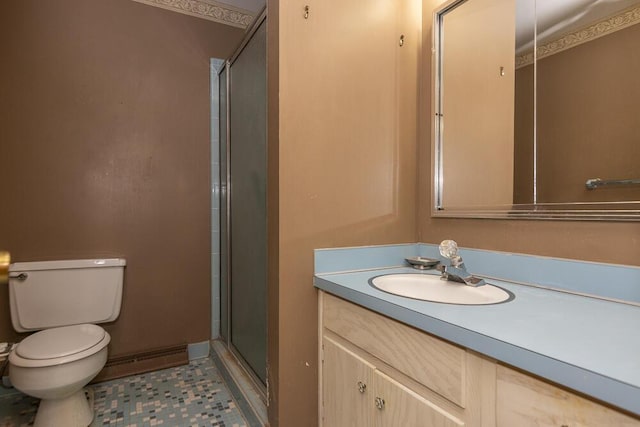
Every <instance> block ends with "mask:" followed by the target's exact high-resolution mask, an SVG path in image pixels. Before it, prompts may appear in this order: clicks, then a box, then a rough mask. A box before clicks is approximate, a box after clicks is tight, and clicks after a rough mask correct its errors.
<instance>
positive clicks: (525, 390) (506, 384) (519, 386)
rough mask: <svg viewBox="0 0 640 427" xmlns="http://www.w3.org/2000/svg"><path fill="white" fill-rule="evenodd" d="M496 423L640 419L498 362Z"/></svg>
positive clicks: (584, 424) (620, 426)
mask: <svg viewBox="0 0 640 427" xmlns="http://www.w3.org/2000/svg"><path fill="white" fill-rule="evenodd" d="M497 397H498V406H497V417H498V427H512V426H518V427H560V426H566V427H639V426H640V420H637V419H634V418H631V417H629V416H627V415H624V414H622V413H619V412H616V411H614V410H613V409H610V408H607V407H605V406H602V405H600V404H598V403H595V402H592V401H590V400H587V399H585V398H583V397H580V396H577V395H575V394H573V393H571V392H569V391H567V390H563V389H561V388H559V387H555V386H553V385H551V384H548V383H546V382H543V381H540V380H538V379H535V378H533V377H530V376H528V375H525V374H523V373H520V372H517V371H514V370H513V369H509V368H507V367H504V366H498V394H497Z"/></svg>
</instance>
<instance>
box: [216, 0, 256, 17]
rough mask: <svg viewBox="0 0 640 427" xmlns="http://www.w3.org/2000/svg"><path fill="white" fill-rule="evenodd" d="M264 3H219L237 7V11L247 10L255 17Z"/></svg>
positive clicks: (230, 0)
mask: <svg viewBox="0 0 640 427" xmlns="http://www.w3.org/2000/svg"><path fill="white" fill-rule="evenodd" d="M265 2H266V0H224V1H221V2H220V3H224V4H228V5H229V6H233V7H237V8H239V9H244V10H248V11H250V12H253V13H254V14H256V15H257V14H258V13H260V11H261V10H262V8H263V7H264V5H265Z"/></svg>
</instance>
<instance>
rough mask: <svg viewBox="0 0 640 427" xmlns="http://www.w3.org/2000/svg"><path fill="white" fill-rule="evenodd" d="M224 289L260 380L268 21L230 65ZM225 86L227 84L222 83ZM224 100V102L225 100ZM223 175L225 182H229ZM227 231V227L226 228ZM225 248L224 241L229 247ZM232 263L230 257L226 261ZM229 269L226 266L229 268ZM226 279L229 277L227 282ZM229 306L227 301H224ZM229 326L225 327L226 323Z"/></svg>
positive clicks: (235, 338)
mask: <svg viewBox="0 0 640 427" xmlns="http://www.w3.org/2000/svg"><path fill="white" fill-rule="evenodd" d="M224 77H225V79H226V80H228V83H227V87H228V95H227V98H226V100H227V102H228V113H227V114H228V118H227V122H226V123H227V131H228V137H227V143H228V144H227V147H226V149H225V150H224V151H225V152H224V154H225V156H226V159H227V164H226V165H225V166H222V170H223V171H224V173H226V178H227V183H226V195H227V199H228V200H227V207H228V212H227V215H228V217H227V218H226V224H227V230H226V234H227V239H228V246H227V255H228V260H227V261H226V268H227V270H226V271H223V272H222V274H223V275H224V276H227V284H228V288H227V289H226V290H224V285H223V286H222V287H223V292H225V295H226V298H227V302H228V307H227V308H226V310H225V309H223V310H222V312H226V313H227V323H228V324H227V333H226V334H223V335H226V338H227V342H228V343H229V347H230V348H231V350H232V351H233V352H234V353H235V354H236V356H238V357H239V359H240V360H241V362H243V363H244V364H245V365H246V367H248V368H249V370H250V371H251V372H253V373H254V374H255V376H256V377H257V379H258V380H259V381H260V382H261V383H262V384H263V385H264V384H266V375H267V373H266V370H267V318H266V317H267V299H266V297H267V214H266V208H267V200H266V194H267V191H266V190H267V135H266V132H267V123H266V119H267V116H266V114H267V111H266V105H267V104H266V21H265V20H264V19H263V20H262V23H261V24H259V25H258V26H257V28H256V29H255V31H254V32H253V33H252V35H251V36H250V38H249V39H248V40H247V41H246V43H245V44H243V45H242V46H241V48H240V50H239V51H238V53H236V55H235V56H234V57H233V58H232V59H231V61H229V67H228V71H227V74H226V75H225V76H224ZM221 81H222V79H221ZM221 99H222V97H221ZM224 178H225V177H224V176H223V180H224ZM223 227H224V224H223ZM223 244H224V242H223ZM224 258H226V257H224ZM223 268H224V267H223ZM223 280H224V277H223ZM223 303H224V302H223ZM223 323H224V322H223Z"/></svg>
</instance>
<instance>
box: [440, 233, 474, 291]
mask: <svg viewBox="0 0 640 427" xmlns="http://www.w3.org/2000/svg"><path fill="white" fill-rule="evenodd" d="M440 255H442V256H443V257H445V258H447V259H449V260H451V265H450V266H448V267H447V266H446V265H443V264H441V265H439V266H438V270H440V273H442V278H443V279H446V280H450V281H452V282H459V283H464V284H465V285H468V286H474V287H476V286H482V285H484V284H485V282H484V280H483V279H480V278H478V277H476V276H474V275H472V274H470V273H469V272H468V271H467V268H466V267H465V265H464V262H462V257H461V256H460V255H458V244H457V243H456V242H455V241H453V240H443V241H442V242H441V243H440Z"/></svg>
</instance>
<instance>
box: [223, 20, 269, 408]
mask: <svg viewBox="0 0 640 427" xmlns="http://www.w3.org/2000/svg"><path fill="white" fill-rule="evenodd" d="M266 19H267V11H266V7H265V8H264V9H263V10H262V12H261V13H260V14H259V15H258V17H257V18H256V19H255V21H254V22H253V24H252V26H251V29H250V30H249V31H247V34H246V35H245V37H244V39H243V40H242V42H241V43H240V45H239V46H238V49H237V50H236V51H235V52H234V53H233V55H232V56H231V57H230V58H229V59H228V60H227V61H225V63H224V66H222V67H220V70H219V71H218V79H220V75H221V74H222V73H223V72H226V78H225V88H224V91H225V99H226V105H225V110H226V111H225V116H226V117H225V119H226V120H225V127H226V129H225V130H226V132H224V135H223V134H222V132H221V134H220V150H222V148H223V145H224V149H225V155H224V159H223V156H222V153H220V162H222V161H224V162H225V168H224V171H225V172H226V173H225V174H224V175H225V176H222V171H223V169H222V167H221V168H220V175H221V176H220V185H221V186H220V188H221V192H220V196H221V198H222V200H221V202H224V206H222V204H221V209H224V210H225V220H226V221H225V223H224V224H222V216H221V224H220V227H221V230H220V237H221V238H222V228H224V229H225V230H226V232H225V234H226V239H225V240H226V241H221V242H220V247H221V249H222V248H224V250H225V252H226V257H225V258H226V259H225V261H226V262H225V266H224V267H225V268H226V277H224V276H223V275H222V271H221V272H220V292H221V294H222V289H223V287H224V288H226V301H222V295H221V298H220V302H221V304H226V314H227V316H226V317H227V319H226V326H227V328H226V330H225V331H223V328H222V325H223V323H222V319H220V336H221V338H222V339H223V341H224V342H225V343H226V344H227V348H228V349H229V351H230V352H231V354H232V355H233V356H234V357H235V358H236V360H237V361H238V363H239V364H240V366H241V367H242V368H243V370H244V371H245V373H246V374H247V375H248V376H249V378H250V379H251V381H252V383H253V384H254V386H255V387H256V389H257V391H258V392H259V393H260V394H261V396H262V398H263V400H264V401H265V402H266V398H267V384H265V383H263V382H262V380H261V379H260V378H259V377H258V375H257V374H256V373H255V372H254V370H253V368H252V367H251V365H250V364H249V363H248V362H247V360H246V359H245V358H244V357H243V356H242V354H241V353H240V351H239V350H238V349H237V348H236V347H235V346H234V344H233V341H232V336H231V329H232V319H231V318H232V310H231V307H232V306H231V283H232V274H231V239H232V236H231V197H230V194H231V193H230V191H229V183H230V180H231V172H230V164H231V154H230V153H231V150H230V142H231V136H230V135H231V132H230V130H231V129H230V128H231V115H230V110H231V102H230V93H231V66H232V65H233V63H234V62H235V61H236V60H237V59H238V57H239V56H240V55H241V53H242V51H243V50H244V49H245V47H246V46H247V44H248V43H249V42H250V41H251V39H252V38H253V36H254V34H255V33H256V32H257V31H258V29H259V28H260V26H261V25H262V24H263V23H265V25H266ZM265 84H266V82H265ZM220 88H221V89H222V87H220ZM265 103H266V99H265ZM266 135H267V133H266V129H265V137H266ZM268 147H269V144H268V140H265V150H266V151H267V152H268ZM267 187H268V174H267V175H266V176H265V188H267ZM265 219H266V223H267V224H268V221H269V218H268V214H267V215H266V218H265ZM265 254H266V259H267V260H268V259H269V252H268V248H267V247H265ZM220 261H221V265H220V266H221V268H222V257H221V259H220ZM265 279H266V278H265ZM265 286H266V287H267V294H268V283H267V282H266V281H265ZM264 304H265V307H266V306H267V300H266V299H265V301H264ZM220 316H222V310H220ZM268 317H269V312H268V310H266V318H265V322H267V324H268ZM265 328H266V325H265ZM265 340H266V343H268V330H267V331H266V334H265ZM265 353H266V354H265V357H266V360H267V365H268V351H267V345H266V344H265ZM266 370H267V366H265V371H266ZM267 377H268V372H267Z"/></svg>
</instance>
